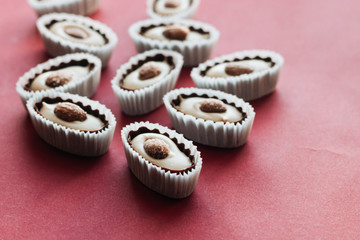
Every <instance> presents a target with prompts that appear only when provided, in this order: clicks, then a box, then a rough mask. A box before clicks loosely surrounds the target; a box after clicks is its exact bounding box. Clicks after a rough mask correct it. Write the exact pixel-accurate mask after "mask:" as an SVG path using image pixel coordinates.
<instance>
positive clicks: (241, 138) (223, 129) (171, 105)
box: [164, 88, 255, 148]
mask: <svg viewBox="0 0 360 240" xmlns="http://www.w3.org/2000/svg"><path fill="white" fill-rule="evenodd" d="M190 97H199V98H200V100H194V102H188V103H186V104H187V106H188V107H187V108H189V109H191V110H190V112H187V110H186V111H185V110H184V109H181V108H180V107H179V106H180V103H181V101H182V100H183V99H189V98H190ZM209 99H210V100H209ZM213 99H215V103H216V102H218V101H219V100H220V101H221V102H222V103H221V105H220V107H222V106H223V107H225V109H223V110H221V111H217V109H216V104H214V103H211V102H214V100H213ZM204 100H206V101H204ZM164 104H165V107H166V109H167V112H168V114H169V116H170V119H171V123H172V125H173V127H174V128H175V130H176V131H178V132H179V133H182V134H184V136H185V137H186V138H188V139H190V140H192V141H194V142H197V143H201V144H204V145H208V146H213V147H220V148H235V147H240V146H241V145H243V144H245V143H246V141H247V139H248V136H249V134H250V131H251V128H252V125H253V123H254V118H255V112H254V108H253V107H252V106H251V105H250V104H249V103H246V102H244V101H243V100H242V99H240V98H238V97H236V96H235V95H232V94H228V93H225V92H221V91H217V90H212V89H199V88H180V89H174V90H172V91H170V92H168V93H167V94H166V95H165V96H164ZM203 105H204V107H207V108H208V109H205V110H203V108H202V107H203ZM211 105H213V106H211ZM214 106H215V107H214ZM203 111H205V112H203ZM240 114H241V115H240ZM233 117H235V119H234V120H232V119H233ZM237 118H238V119H237ZM211 119H212V120H211Z"/></svg>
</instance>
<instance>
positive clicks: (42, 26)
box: [36, 13, 118, 67]
mask: <svg viewBox="0 0 360 240" xmlns="http://www.w3.org/2000/svg"><path fill="white" fill-rule="evenodd" d="M64 20H66V21H70V22H74V23H78V24H81V25H84V26H86V27H89V28H92V29H94V30H95V31H97V32H99V33H100V34H101V35H103V36H104V37H105V38H106V39H107V43H106V44H105V45H102V46H89V45H85V44H82V43H75V42H72V41H70V40H66V39H63V38H61V37H59V36H58V35H56V34H54V33H53V32H51V31H50V30H49V28H48V27H47V26H48V25H49V24H51V23H52V22H54V21H64ZM36 26H37V28H38V30H39V32H40V34H41V37H42V40H43V42H44V45H45V49H46V52H47V53H48V54H49V55H50V56H53V57H55V56H61V55H64V54H67V53H75V52H86V53H91V54H93V55H95V56H97V57H98V58H100V59H101V62H102V66H103V67H106V65H107V64H108V62H109V60H110V57H111V54H112V52H113V50H114V48H115V46H116V44H117V41H118V38H117V36H116V34H115V32H114V31H113V30H112V29H111V28H109V27H108V26H106V25H105V24H103V23H100V22H98V21H95V20H92V19H91V18H88V17H83V16H77V15H73V14H67V13H50V14H46V15H43V16H42V17H40V18H39V19H38V20H37V22H36Z"/></svg>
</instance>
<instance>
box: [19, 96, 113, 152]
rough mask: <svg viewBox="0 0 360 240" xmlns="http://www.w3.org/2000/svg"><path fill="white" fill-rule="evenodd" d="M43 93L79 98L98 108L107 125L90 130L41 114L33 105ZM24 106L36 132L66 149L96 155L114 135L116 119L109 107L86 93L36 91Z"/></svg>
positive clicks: (86, 104) (54, 144) (68, 98)
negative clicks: (69, 125)
mask: <svg viewBox="0 0 360 240" xmlns="http://www.w3.org/2000/svg"><path fill="white" fill-rule="evenodd" d="M45 97H47V98H50V99H55V98H57V97H60V98H61V99H62V100H64V101H65V100H71V101H72V102H74V103H76V102H81V103H82V104H83V105H84V106H90V107H91V109H93V110H98V111H99V114H100V115H105V120H106V121H108V126H107V127H106V128H104V129H102V130H100V131H96V132H89V131H86V132H85V131H80V130H75V129H70V128H67V127H65V126H62V125H59V124H57V123H54V122H53V121H50V120H48V119H46V118H44V117H43V116H42V115H41V114H39V113H38V112H37V111H36V110H35V108H34V106H35V104H36V103H38V102H41V101H42V99H44V98H45ZM26 107H27V109H28V112H29V115H30V118H31V121H32V124H33V126H34V128H35V130H36V132H37V133H38V134H39V136H40V137H41V138H42V139H43V140H44V141H46V142H47V143H49V144H50V145H52V146H54V147H56V148H58V149H60V150H63V151H65V152H68V153H72V154H76V155H80V156H86V157H96V156H100V155H103V154H104V153H106V152H107V150H108V148H109V146H110V143H111V141H112V139H113V135H114V131H115V126H116V119H115V116H114V115H113V113H112V112H111V110H110V109H108V108H106V106H105V105H103V104H100V103H99V102H97V101H93V100H90V99H88V98H86V97H81V96H78V95H74V94H70V93H61V92H55V91H50V92H47V93H46V94H45V93H42V94H41V93H39V94H36V95H34V96H33V97H32V98H30V99H29V100H28V101H27V103H26Z"/></svg>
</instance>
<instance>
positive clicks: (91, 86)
mask: <svg viewBox="0 0 360 240" xmlns="http://www.w3.org/2000/svg"><path fill="white" fill-rule="evenodd" d="M82 60H86V61H87V62H88V63H89V65H91V66H92V68H91V70H90V72H89V73H88V74H87V75H86V76H84V77H83V78H81V79H74V80H73V81H70V82H69V83H68V84H66V85H63V86H59V87H56V88H53V89H49V90H41V91H29V90H28V89H26V85H27V84H29V82H30V80H31V79H34V78H35V77H36V76H38V75H39V74H41V73H44V72H47V71H51V69H53V68H57V67H59V66H60V65H63V64H65V65H67V64H69V66H72V65H71V62H74V63H76V62H80V61H82ZM100 76H101V61H100V59H99V58H98V57H96V56H93V55H91V54H88V53H73V54H67V55H64V56H59V57H56V58H53V59H49V60H48V61H46V62H43V63H41V64H38V65H37V66H35V67H33V68H31V69H30V70H29V71H28V72H26V73H25V74H24V75H23V76H21V77H20V78H19V80H18V81H17V83H16V91H17V93H18V94H19V96H20V98H21V100H22V102H23V104H24V105H25V103H26V101H27V100H28V99H29V98H31V97H32V96H34V94H35V93H38V92H47V91H50V90H54V91H58V92H68V93H73V94H78V95H81V96H86V97H91V96H92V95H93V94H94V93H95V91H96V89H97V87H98V85H99V82H100Z"/></svg>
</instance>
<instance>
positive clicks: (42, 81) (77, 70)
mask: <svg viewBox="0 0 360 240" xmlns="http://www.w3.org/2000/svg"><path fill="white" fill-rule="evenodd" d="M54 73H60V74H65V75H68V76H70V81H69V82H71V81H76V80H80V79H81V78H83V77H85V76H86V75H87V74H88V73H89V68H88V67H82V66H70V67H65V68H62V69H59V70H54V71H48V72H44V73H42V74H40V75H39V76H37V77H36V78H35V79H34V81H33V82H32V83H31V85H30V87H29V89H30V90H32V91H40V90H47V89H52V87H49V86H48V85H46V79H47V78H48V77H49V76H50V75H52V74H54ZM69 82H68V83H69ZM68 83H66V84H68ZM64 85H65V84H64Z"/></svg>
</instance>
